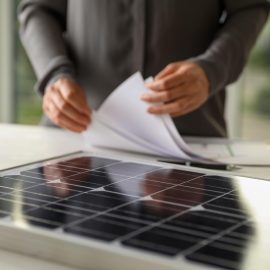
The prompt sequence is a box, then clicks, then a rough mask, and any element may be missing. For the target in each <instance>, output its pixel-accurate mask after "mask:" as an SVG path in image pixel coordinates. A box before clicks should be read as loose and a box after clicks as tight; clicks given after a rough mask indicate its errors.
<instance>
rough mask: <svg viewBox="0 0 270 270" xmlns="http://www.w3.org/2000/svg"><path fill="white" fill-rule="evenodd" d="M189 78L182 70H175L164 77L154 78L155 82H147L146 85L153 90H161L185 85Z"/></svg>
mask: <svg viewBox="0 0 270 270" xmlns="http://www.w3.org/2000/svg"><path fill="white" fill-rule="evenodd" d="M188 80H189V78H187V76H186V75H185V74H184V73H183V74H182V73H181V72H175V73H172V74H170V75H168V76H167V77H165V78H163V79H159V80H154V81H153V82H150V83H147V84H146V86H147V87H148V88H150V89H151V90H152V91H155V92H160V91H166V90H169V89H171V88H175V87H176V86H179V85H183V84H185V83H187V81H188Z"/></svg>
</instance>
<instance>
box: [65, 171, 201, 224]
mask: <svg viewBox="0 0 270 270" xmlns="http://www.w3.org/2000/svg"><path fill="white" fill-rule="evenodd" d="M195 174H196V173H195ZM196 175H198V176H197V177H200V176H201V174H196ZM135 177H136V176H135ZM132 178H133V177H130V179H132ZM193 179H196V177H195V178H192V179H189V180H187V181H186V182H188V181H191V180H193ZM178 185H181V184H177V185H175V186H178ZM164 190H166V189H164ZM141 199H143V198H141ZM139 200H140V198H139V199H136V200H134V201H132V202H136V201H139ZM132 202H128V203H126V204H123V205H120V206H116V207H113V208H111V209H109V210H105V211H101V212H99V213H97V214H96V215H95V216H99V215H103V214H105V213H108V212H109V211H112V210H115V209H117V208H120V207H121V206H125V205H128V204H130V203H132ZM86 219H87V218H86ZM80 222H81V221H80ZM77 223H79V222H76V221H75V222H74V224H70V225H69V226H75V225H76V224H77ZM64 228H65V226H64Z"/></svg>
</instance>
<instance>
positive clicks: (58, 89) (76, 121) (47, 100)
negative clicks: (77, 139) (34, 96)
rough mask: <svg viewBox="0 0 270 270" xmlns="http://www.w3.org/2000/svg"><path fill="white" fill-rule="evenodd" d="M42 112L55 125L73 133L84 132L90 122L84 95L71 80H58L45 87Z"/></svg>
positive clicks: (89, 113) (88, 109)
mask: <svg viewBox="0 0 270 270" xmlns="http://www.w3.org/2000/svg"><path fill="white" fill-rule="evenodd" d="M43 110H44V112H45V113H46V115H47V116H48V117H49V118H50V119H51V120H52V121H53V122H54V123H55V124H57V125H58V126H60V127H62V128H65V129H68V130H71V131H74V132H82V131H84V130H86V128H87V126H88V125H89V124H90V121H91V110H90V108H89V106H88V104H87V98H86V94H85V92H84V90H83V89H82V88H81V87H80V86H79V85H78V84H77V83H76V82H74V81H73V80H71V79H59V80H58V81H56V82H55V83H54V84H52V85H50V86H48V87H47V89H46V91H45V95H44V98H43Z"/></svg>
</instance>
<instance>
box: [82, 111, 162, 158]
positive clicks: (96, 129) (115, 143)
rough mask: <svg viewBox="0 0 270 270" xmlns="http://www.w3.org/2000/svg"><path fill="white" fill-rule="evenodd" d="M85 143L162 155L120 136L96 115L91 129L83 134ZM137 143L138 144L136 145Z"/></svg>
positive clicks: (139, 142)
mask: <svg viewBox="0 0 270 270" xmlns="http://www.w3.org/2000/svg"><path fill="white" fill-rule="evenodd" d="M83 136H84V139H85V142H86V144H87V145H88V146H96V147H101V148H108V149H110V148H111V149H120V150H124V151H131V152H138V153H141V152H143V153H146V154H150V155H163V154H164V153H161V152H158V151H157V150H156V149H153V150H151V149H150V148H149V147H143V146H142V145H144V142H143V141H142V142H141V141H140V140H138V139H134V140H132V139H131V138H128V137H127V136H125V135H121V134H120V133H119V132H118V131H116V130H113V129H111V128H110V127H108V126H107V125H106V124H104V123H103V121H102V120H100V119H99V117H98V115H97V114H96V113H94V114H93V116H92V124H91V128H89V129H88V130H87V131H86V132H84V133H83ZM136 141H138V143H136Z"/></svg>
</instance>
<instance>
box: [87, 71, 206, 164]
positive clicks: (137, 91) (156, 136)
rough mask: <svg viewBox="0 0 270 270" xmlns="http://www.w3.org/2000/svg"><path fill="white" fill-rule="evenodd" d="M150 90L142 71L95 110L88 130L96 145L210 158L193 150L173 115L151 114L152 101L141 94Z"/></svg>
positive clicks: (185, 158)
mask: <svg viewBox="0 0 270 270" xmlns="http://www.w3.org/2000/svg"><path fill="white" fill-rule="evenodd" d="M146 91H150V90H149V89H147V88H146V87H145V82H144V80H143V78H142V76H141V74H140V73H139V72H138V73H135V74H134V75H133V76H131V77H130V78H129V79H127V80H126V81H125V82H124V83H122V84H121V85H120V86H119V87H118V88H116V89H115V90H114V91H113V93H112V94H111V95H110V96H109V97H108V98H107V99H106V100H105V101H104V103H103V104H102V105H101V107H100V108H99V110H98V111H96V112H94V113H93V117H92V120H93V121H92V123H91V126H90V127H89V129H88V130H87V131H86V132H85V133H84V136H85V139H86V141H87V143H89V144H90V145H92V146H98V147H105V148H113V149H119V150H127V151H135V152H141V153H147V154H154V155H159V156H166V157H173V158H178V159H184V160H194V159H196V160H197V161H198V160H200V161H203V160H204V161H206V159H204V158H203V157H201V156H199V155H197V154H195V153H194V152H192V151H191V150H190V149H189V147H188V146H187V145H186V143H185V142H184V141H183V139H182V137H181V136H180V134H179V133H178V131H177V129H176V127H175V125H174V123H173V121H172V119H171V117H170V116H169V115H162V116H156V115H152V114H149V113H148V112H147V108H148V107H149V104H147V103H146V102H143V101H141V99H140V97H141V96H142V94H143V93H144V92H146Z"/></svg>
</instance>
